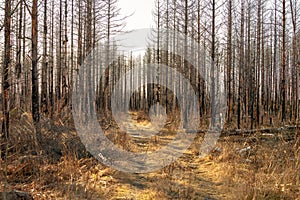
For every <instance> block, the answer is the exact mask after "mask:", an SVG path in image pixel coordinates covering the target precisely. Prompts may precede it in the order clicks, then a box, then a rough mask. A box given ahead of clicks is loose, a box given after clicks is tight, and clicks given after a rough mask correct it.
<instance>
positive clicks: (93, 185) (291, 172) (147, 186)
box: [0, 114, 300, 199]
mask: <svg viewBox="0 0 300 200" xmlns="http://www.w3.org/2000/svg"><path fill="white" fill-rule="evenodd" d="M27 115H28V114H26V116H25V115H24V116H23V117H20V118H16V120H19V121H14V122H13V123H12V124H13V126H12V131H11V132H12V136H11V140H10V145H9V157H8V163H7V164H8V165H7V174H8V175H7V180H8V191H9V190H12V189H16V190H22V191H25V192H28V193H30V194H31V195H32V196H33V197H34V199H299V196H300V148H299V143H296V141H294V140H290V139H289V140H287V139H285V137H284V136H285V135H287V134H295V133H284V132H283V133H281V134H274V135H273V136H271V135H262V134H261V133H256V134H255V135H252V136H251V137H242V136H231V137H223V138H221V139H220V141H219V143H218V146H217V147H218V148H217V149H215V151H213V152H212V153H211V154H210V155H208V156H206V157H205V158H201V159H200V158H199V157H198V156H197V155H198V152H197V151H198V149H199V145H201V137H200V136H199V137H198V138H197V139H196V140H195V143H194V144H193V145H192V147H191V148H190V149H189V150H188V151H187V152H186V153H185V154H184V155H183V156H182V157H181V158H180V159H178V160H177V161H176V162H174V163H173V164H171V165H170V166H167V167H165V168H163V169H161V170H159V171H157V172H153V173H149V174H127V173H123V172H117V171H115V170H112V169H109V168H107V167H105V166H103V165H102V164H101V163H99V162H98V161H97V160H95V159H93V158H89V157H88V156H85V157H82V156H81V157H82V158H79V156H78V155H79V153H78V149H75V148H73V147H72V145H70V144H71V143H70V141H73V140H74V138H75V136H74V135H75V133H74V130H73V129H70V128H66V127H64V126H63V125H65V124H68V123H69V122H67V123H66V122H65V121H64V120H62V121H61V122H57V124H55V126H53V127H54V128H53V127H52V126H50V127H52V128H53V129H47V128H44V129H43V134H44V139H45V140H47V141H48V144H49V145H50V146H51V145H58V146H60V150H61V154H62V155H58V154H47V153H45V152H44V154H42V155H40V154H38V153H37V152H35V146H34V142H33V141H34V134H33V132H34V129H33V126H32V122H31V120H30V115H28V116H27ZM138 123H141V124H145V123H146V122H145V120H144V121H143V120H141V119H140V120H139V122H138ZM65 126H66V125H65ZM171 132H172V131H171ZM167 134H168V133H167V131H166V130H165V133H164V134H162V137H166V135H167ZM171 136H172V134H171V133H170V137H171ZM119 137H121V139H122V140H124V141H123V142H122V143H123V144H126V147H124V148H131V147H132V146H131V145H129V143H130V139H127V136H124V135H121V136H119ZM50 138H52V139H51V140H50ZM288 138H291V137H288ZM114 139H115V140H118V138H114ZM119 139H120V138H119ZM50 141H51V142H50ZM160 141H161V140H160V139H157V140H151V144H152V143H153V144H154V143H155V142H156V143H158V144H157V145H156V146H155V148H159V146H160V144H159V143H160ZM76 144H77V143H76ZM75 146H77V145H75ZM247 147H251V148H250V150H247V151H245V152H242V153H240V150H241V149H244V148H247ZM78 148H79V147H78ZM139 150H140V149H139ZM134 151H136V149H135V150H134ZM48 153H49V152H48ZM4 166H5V163H4V162H3V161H2V162H1V168H0V174H1V176H2V179H1V180H3V178H4V174H5V173H4V172H5V167H4ZM2 185H3V182H2Z"/></svg>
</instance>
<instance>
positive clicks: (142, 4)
mask: <svg viewBox="0 0 300 200" xmlns="http://www.w3.org/2000/svg"><path fill="white" fill-rule="evenodd" d="M119 8H121V15H122V16H126V15H127V16H128V15H130V14H132V13H133V15H132V16H131V17H129V18H127V20H126V22H127V25H126V27H125V29H124V30H126V31H128V30H134V29H141V28H151V27H152V26H153V17H152V9H153V8H154V0H119Z"/></svg>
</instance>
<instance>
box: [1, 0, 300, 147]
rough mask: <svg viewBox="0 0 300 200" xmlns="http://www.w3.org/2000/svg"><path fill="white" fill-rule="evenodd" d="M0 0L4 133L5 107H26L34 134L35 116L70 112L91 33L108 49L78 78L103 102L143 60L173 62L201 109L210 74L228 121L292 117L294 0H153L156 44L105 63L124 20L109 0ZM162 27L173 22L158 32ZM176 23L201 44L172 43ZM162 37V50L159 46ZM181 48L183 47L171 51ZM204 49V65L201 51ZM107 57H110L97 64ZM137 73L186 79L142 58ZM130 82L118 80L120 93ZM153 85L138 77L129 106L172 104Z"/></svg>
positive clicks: (298, 5)
mask: <svg viewBox="0 0 300 200" xmlns="http://www.w3.org/2000/svg"><path fill="white" fill-rule="evenodd" d="M0 2H1V3H3V5H4V6H5V12H4V16H1V17H2V19H3V20H0V21H1V22H2V21H3V25H2V24H0V32H1V35H2V36H4V37H1V40H0V41H1V42H0V47H1V48H0V53H1V55H2V56H1V59H0V60H1V66H2V73H1V78H2V82H1V97H2V98H1V100H2V107H1V109H2V110H1V111H2V131H1V133H2V134H1V137H2V139H5V138H7V137H8V136H9V121H10V119H9V117H10V110H11V109H13V108H16V110H18V113H20V112H32V116H33V120H34V122H35V126H36V129H37V140H38V141H39V142H40V141H41V136H40V129H41V127H40V120H41V118H43V117H50V118H51V119H56V118H57V117H58V118H62V117H63V115H62V114H63V113H64V112H67V113H70V108H71V95H72V89H73V84H74V80H75V79H74V77H75V76H76V75H77V72H78V69H79V66H80V65H82V64H83V61H84V59H85V58H86V57H87V56H88V55H89V53H90V52H91V50H92V49H93V48H96V47H97V45H96V44H97V42H99V41H101V42H104V41H106V42H107V43H106V44H107V46H106V48H107V49H99V51H100V52H101V53H102V55H103V53H104V54H105V53H107V55H105V56H104V57H103V58H106V60H103V59H102V60H101V59H100V60H99V61H98V62H99V63H97V65H95V66H97V67H95V68H91V69H90V71H87V75H88V77H87V79H86V80H85V81H87V82H86V84H90V85H91V86H96V87H97V95H98V96H97V100H96V103H97V107H99V108H104V107H105V108H106V109H109V106H110V105H109V98H110V96H109V95H110V94H111V91H112V89H113V85H114V83H116V81H117V80H118V79H119V78H120V76H121V75H122V73H125V72H127V71H128V69H129V68H130V67H133V66H135V65H137V64H138V63H141V64H143V63H145V62H146V61H149V62H156V63H161V64H166V65H170V66H176V69H178V71H180V72H181V73H183V74H184V75H185V76H186V77H187V78H189V79H190V80H191V81H192V82H195V85H196V86H197V90H198V97H199V105H200V115H201V117H207V116H210V115H211V114H213V113H211V112H212V109H211V108H212V105H210V102H211V98H215V96H216V95H212V96H209V95H208V94H209V93H212V94H214V93H216V92H217V91H218V87H217V85H216V84H215V85H214V83H215V82H214V81H216V83H219V82H220V80H223V79H224V85H222V87H224V88H225V89H226V91H227V105H228V115H227V122H228V126H229V127H233V128H238V129H252V128H256V127H259V126H266V125H273V124H275V123H278V122H279V121H280V122H281V123H283V124H284V123H296V122H297V121H298V122H299V117H300V89H299V88H300V27H299V23H300V17H299V14H300V1H299V0H259V1H254V0H228V1H215V0H204V1H200V0H181V1H175V0H157V1H156V7H155V8H154V13H153V15H154V20H155V22H156V28H157V29H158V32H156V33H155V34H153V35H155V36H156V37H157V41H156V45H155V47H149V49H147V52H146V53H145V55H142V56H141V57H135V56H134V55H122V56H120V58H119V60H118V61H116V62H115V63H113V64H112V63H109V54H108V52H111V51H114V48H115V46H114V43H113V41H112V38H113V36H114V35H115V34H117V33H119V32H120V31H121V30H122V28H123V27H124V24H125V22H126V17H121V16H120V8H119V7H118V1H117V0H105V1H101V2H99V3H98V2H96V1H95V0H87V1H80V0H70V1H66V0H59V1H53V0H51V1H49V0H45V1H37V0H32V1H25V0H21V1H11V0H0ZM29 2H30V5H29ZM38 17H39V19H40V20H38ZM163 29H169V30H174V32H172V34H171V32H170V33H168V34H166V36H167V37H166V38H161V37H160V36H162V35H163V34H161V31H162V30H163ZM176 32H179V33H183V34H185V35H187V36H188V37H191V38H193V39H194V40H195V41H196V42H197V43H198V44H200V45H199V48H200V47H201V48H202V47H203V48H202V49H198V50H196V49H194V48H195V45H194V44H188V43H187V41H185V42H184V44H180V42H179V41H177V39H176V36H177V35H176ZM30 33H31V34H30ZM164 34H165V33H164ZM111 47H112V48H111ZM160 47H166V48H164V49H167V50H166V51H160ZM109 48H111V49H109ZM155 48H156V50H155ZM181 48H182V49H183V51H184V56H183V57H180V56H178V55H174V54H172V53H171V52H172V51H173V52H176V51H178V50H180V49H181ZM208 54H209V55H210V56H209V60H211V61H212V63H213V64H212V65H209V64H210V63H209V62H207V60H208V59H207V58H205V55H208ZM189 57H193V59H194V60H196V61H197V63H198V65H199V66H195V67H196V68H199V67H201V68H202V69H203V70H201V71H200V73H198V74H196V73H193V71H192V70H191V66H189V63H187V62H186V58H189ZM108 65H111V66H112V67H110V68H109V69H107V70H106V71H105V72H104V71H103V70H104V69H105V68H106V67H107V66H108ZM214 71H216V74H217V76H215V75H216V74H215V75H214V76H212V78H213V79H212V82H209V81H207V82H206V81H205V80H208V77H209V76H210V75H211V74H210V73H211V72H214ZM102 72H104V77H102V79H101V82H100V83H99V84H98V83H95V80H97V79H96V78H95V77H97V76H99V75H100V74H101V73H102ZM138 74H139V76H138V77H139V78H138V80H136V81H137V82H139V83H141V82H146V81H147V80H154V78H156V79H162V80H163V81H165V82H166V83H168V82H172V84H173V85H172V87H173V88H169V89H172V90H174V91H176V90H177V91H180V90H182V88H184V87H183V83H182V82H180V81H178V80H177V77H174V74H171V72H170V74H169V76H168V77H153V74H148V73H147V71H146V70H144V69H143V68H141V69H140V71H139V72H138ZM124 84H125V83H124ZM132 84H133V82H132V83H131V85H124V87H123V88H122V91H123V93H124V94H125V91H126V87H131V86H132ZM149 87H150V86H149ZM151 87H152V89H151V90H152V92H155V95H154V94H152V96H151V94H150V93H149V92H151V90H150V88H149V90H148V88H147V87H146V86H145V87H144V89H141V91H140V92H141V94H139V95H137V96H134V98H135V100H134V102H135V106H136V107H137V108H143V109H145V110H146V108H147V109H148V106H149V105H148V104H147V103H146V100H143V99H144V98H153V99H154V98H156V100H162V101H164V104H166V105H167V104H169V105H172V106H167V107H168V109H171V108H173V109H175V107H176V98H175V96H174V95H172V94H171V90H168V89H167V88H159V87H156V88H155V87H154V86H153V85H152V86H151ZM163 90H164V91H163ZM215 90H216V91H215ZM183 92H184V91H183ZM123 93H122V94H123ZM124 94H123V95H124ZM163 95H165V97H163ZM171 98H172V100H171ZM184 98H185V97H184ZM183 101H184V102H185V105H186V106H187V107H186V108H184V109H186V110H187V111H188V112H189V110H190V109H192V105H190V104H189V102H188V101H187V99H184V100H183ZM29 102H31V103H29ZM139 102H140V103H139ZM136 104H145V105H143V106H140V105H136ZM90 105H92V102H90ZM185 113H186V112H185ZM186 117H187V116H185V121H187V120H188V119H186Z"/></svg>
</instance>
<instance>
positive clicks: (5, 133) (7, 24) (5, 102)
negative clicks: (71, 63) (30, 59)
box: [1, 0, 11, 158]
mask: <svg viewBox="0 0 300 200" xmlns="http://www.w3.org/2000/svg"><path fill="white" fill-rule="evenodd" d="M4 29H5V30H4V45H5V46H4V55H5V56H4V63H3V71H2V82H3V84H2V85H3V87H2V116H3V117H2V133H1V140H3V141H4V142H5V143H4V144H3V146H2V144H1V158H5V157H6V156H7V155H6V142H7V141H8V138H9V111H10V108H9V98H10V91H9V88H10V85H9V69H10V65H11V38H10V32H11V0H6V1H5V18H4Z"/></svg>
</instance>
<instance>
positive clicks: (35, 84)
mask: <svg viewBox="0 0 300 200" xmlns="http://www.w3.org/2000/svg"><path fill="white" fill-rule="evenodd" d="M31 19H32V26H31V37H32V38H31V40H32V41H31V53H32V55H31V57H32V78H31V79H32V117H33V121H34V125H35V129H36V139H37V143H38V145H39V144H41V142H42V137H41V127H40V111H39V108H40V106H39V78H38V1H37V0H33V1H32V12H31Z"/></svg>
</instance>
